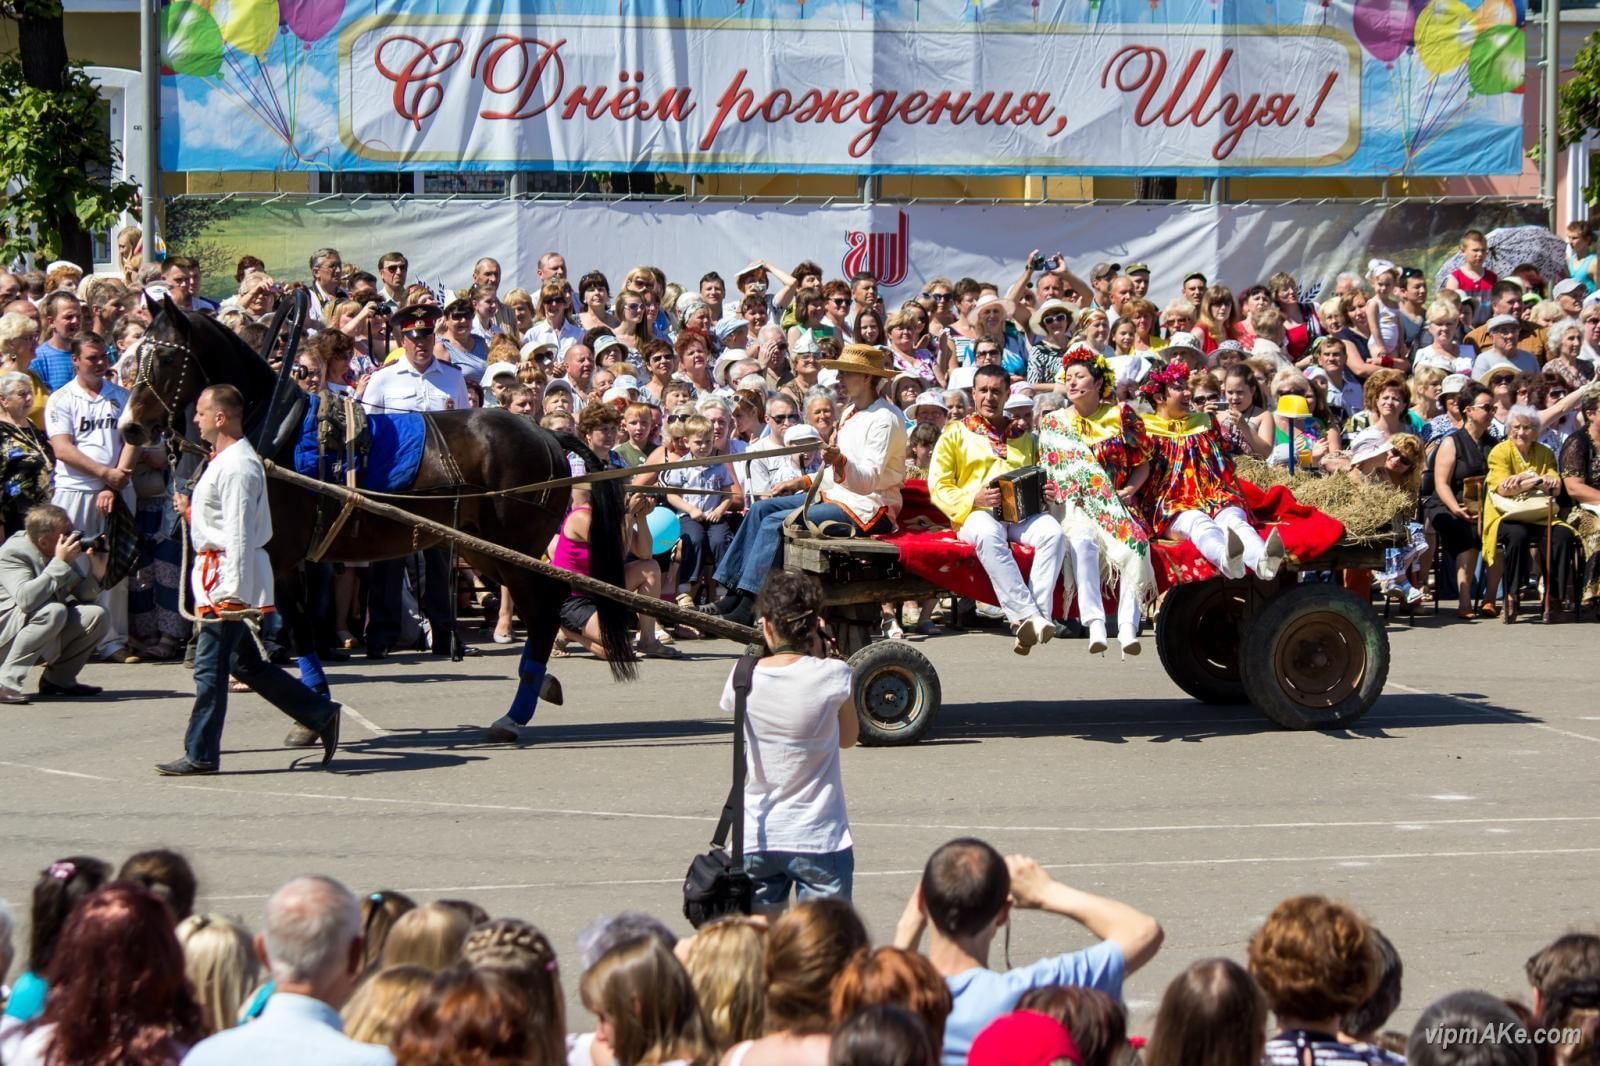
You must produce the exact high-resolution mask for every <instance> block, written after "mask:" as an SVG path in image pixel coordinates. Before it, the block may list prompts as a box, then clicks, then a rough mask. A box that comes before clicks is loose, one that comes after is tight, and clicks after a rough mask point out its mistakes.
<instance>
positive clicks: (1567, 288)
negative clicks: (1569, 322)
mask: <svg viewBox="0 0 1600 1066" xmlns="http://www.w3.org/2000/svg"><path fill="white" fill-rule="evenodd" d="M1586 292H1587V290H1586V289H1585V288H1584V287H1583V282H1581V281H1579V280H1578V279H1577V278H1562V279H1561V280H1560V281H1558V282H1556V286H1555V288H1553V289H1551V290H1550V295H1551V297H1553V298H1554V299H1555V301H1556V303H1557V304H1558V305H1559V306H1560V308H1561V311H1562V313H1563V314H1565V315H1566V316H1567V317H1568V318H1577V317H1578V316H1579V315H1580V314H1582V313H1583V297H1584V294H1585V293H1586Z"/></svg>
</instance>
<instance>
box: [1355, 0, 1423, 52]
mask: <svg viewBox="0 0 1600 1066" xmlns="http://www.w3.org/2000/svg"><path fill="white" fill-rule="evenodd" d="M1416 22H1417V12H1416V10H1415V9H1414V8H1412V6H1411V0H1356V8H1355V17H1354V23H1355V31H1356V40H1358V41H1360V42H1361V47H1363V48H1365V49H1366V50H1367V54H1368V55H1370V56H1372V58H1373V59H1376V60H1377V61H1378V62H1380V63H1386V64H1389V65H1391V66H1392V65H1393V64H1394V61H1395V60H1396V59H1399V58H1400V57H1401V56H1402V55H1404V54H1405V51H1406V49H1407V48H1410V47H1411V29H1412V27H1413V26H1415V25H1416Z"/></svg>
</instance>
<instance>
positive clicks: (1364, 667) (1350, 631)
mask: <svg viewBox="0 0 1600 1066" xmlns="http://www.w3.org/2000/svg"><path fill="white" fill-rule="evenodd" d="M1240 672H1241V674H1243V676H1244V685H1245V690H1246V691H1247V692H1248V693H1249V694H1250V702H1251V703H1254V704H1255V705H1256V706H1257V707H1259V708H1261V710H1262V712H1263V713H1264V714H1265V715H1266V716H1267V717H1268V718H1271V719H1272V720H1273V721H1274V722H1277V723H1278V724H1279V725H1281V726H1283V727H1284V728H1285V729H1337V728H1339V727H1341V726H1347V725H1350V724H1352V723H1354V722H1355V721H1356V720H1357V719H1358V718H1360V717H1361V716H1362V715H1363V714H1366V713H1367V710H1368V709H1369V708H1370V707H1371V706H1372V705H1373V703H1375V702H1376V701H1377V699H1378V694H1379V693H1381V692H1382V691H1383V684H1384V681H1385V680H1386V679H1387V678H1388V676H1389V635H1388V634H1387V633H1385V632H1384V631H1383V626H1382V625H1381V624H1380V623H1379V621H1378V616H1377V614H1376V612H1374V611H1373V609H1372V605H1371V604H1368V603H1363V602H1361V600H1359V599H1357V598H1356V597H1355V596H1354V595H1353V594H1352V593H1350V592H1349V591H1347V590H1345V589H1342V588H1338V587H1337V586H1332V585H1300V586H1298V587H1296V588H1292V589H1289V590H1288V591H1287V592H1285V593H1284V594H1283V595H1281V596H1279V597H1278V598H1277V599H1275V600H1273V601H1272V602H1271V603H1269V604H1267V606H1266V607H1265V608H1264V609H1263V610H1262V611H1261V613H1260V614H1259V615H1258V616H1257V617H1256V618H1255V619H1254V620H1253V621H1252V622H1251V625H1250V631H1249V639H1248V640H1247V641H1245V645H1244V654H1243V656H1242V661H1241V664H1240Z"/></svg>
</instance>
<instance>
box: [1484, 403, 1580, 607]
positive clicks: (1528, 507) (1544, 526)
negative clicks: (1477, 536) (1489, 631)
mask: <svg viewBox="0 0 1600 1066" xmlns="http://www.w3.org/2000/svg"><path fill="white" fill-rule="evenodd" d="M1538 438H1539V412H1538V411H1536V410H1535V409H1534V408H1532V407H1528V406H1525V405H1523V404H1518V405H1517V406H1515V407H1513V408H1512V409H1511V413H1510V415H1509V416H1508V417H1507V418H1506V439H1505V440H1503V441H1501V442H1500V443H1499V444H1496V445H1495V446H1494V448H1493V449H1491V450H1490V452H1489V460H1488V462H1489V471H1488V477H1487V480H1486V481H1485V488H1486V489H1487V491H1486V492H1485V493H1484V501H1483V560H1484V562H1485V563H1486V564H1488V566H1489V567H1490V573H1491V574H1493V573H1495V572H1496V571H1498V570H1500V569H1501V568H1502V564H1503V569H1504V573H1505V596H1506V602H1505V607H1504V614H1503V615H1502V618H1503V620H1504V621H1506V622H1514V621H1516V618H1517V612H1518V609H1519V608H1520V607H1521V594H1522V588H1523V585H1524V584H1525V583H1526V582H1527V581H1528V575H1529V572H1530V567H1529V562H1530V558H1531V554H1530V553H1531V552H1532V550H1533V547H1534V545H1535V543H1536V540H1535V538H1536V537H1537V538H1538V542H1547V543H1548V544H1549V551H1548V553H1545V558H1544V573H1545V581H1546V582H1547V583H1549V588H1550V596H1549V597H1548V601H1549V602H1550V603H1551V605H1552V610H1551V611H1548V612H1546V614H1545V621H1547V622H1548V621H1552V620H1553V617H1552V616H1553V614H1554V610H1553V607H1554V604H1555V596H1556V590H1557V589H1560V588H1561V587H1562V585H1563V584H1564V582H1563V581H1562V578H1563V577H1565V576H1566V574H1565V571H1566V563H1567V561H1568V560H1569V559H1570V558H1571V557H1572V535H1573V531H1572V527H1571V526H1568V525H1566V524H1565V523H1563V522H1560V521H1557V520H1556V503H1557V499H1556V497H1557V495H1558V494H1559V492H1560V491H1561V487H1562V481H1561V477H1560V476H1559V475H1558V474H1557V472H1556V457H1555V454H1554V453H1553V452H1552V451H1551V450H1550V449H1549V448H1548V447H1546V446H1545V445H1543V444H1540V443H1539V439H1538ZM1545 530H1548V534H1547V538H1546V537H1544V536H1539V534H1540V533H1541V532H1542V531H1545ZM1541 551H1543V544H1542V543H1541ZM1489 587H1490V588H1491V589H1492V588H1493V587H1494V581H1493V580H1492V579H1491V581H1490V586H1489Z"/></svg>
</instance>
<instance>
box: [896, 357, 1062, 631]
mask: <svg viewBox="0 0 1600 1066" xmlns="http://www.w3.org/2000/svg"><path fill="white" fill-rule="evenodd" d="M1009 395H1010V389H1009V386H1008V382H1007V379H1006V373H1005V371H1004V370H1002V369H1001V368H999V367H995V366H981V367H978V368H977V373H976V375H975V377H974V379H973V383H972V402H973V407H974V408H975V411H974V414H973V415H972V416H971V417H970V418H967V419H964V420H963V421H961V422H957V423H953V424H951V425H948V426H946V427H945V431H944V433H943V435H941V436H940V437H939V443H938V444H936V445H934V449H933V458H932V461H931V464H930V466H929V468H928V494H929V496H930V497H931V498H932V499H933V503H934V505H935V506H936V507H938V508H939V510H941V511H943V512H944V513H945V515H946V517H948V518H949V519H950V524H951V525H952V526H954V527H955V529H956V535H957V536H959V537H960V538H961V539H962V540H963V541H964V542H966V543H968V544H971V545H972V546H973V547H974V548H975V549H977V554H978V562H979V564H980V565H982V567H983V570H984V573H986V574H988V575H989V583H990V584H991V585H992V586H994V592H995V598H996V599H997V600H998V601H999V604H1000V608H1001V609H1002V610H1003V611H1005V614H1006V619H1007V621H1009V622H1010V623H1011V627H1012V630H1013V632H1014V633H1015V634H1016V638H1017V640H1016V644H1015V645H1014V647H1013V648H1012V650H1013V651H1015V652H1016V653H1017V654H1018V655H1026V654H1028V652H1030V651H1031V650H1033V646H1034V645H1035V644H1042V643H1044V642H1046V641H1048V640H1050V639H1052V638H1053V637H1054V636H1055V635H1056V627H1055V622H1054V621H1053V620H1052V618H1053V611H1052V601H1053V599H1054V597H1055V589H1056V582H1057V581H1058V580H1059V579H1060V576H1061V564H1062V561H1063V559H1065V557H1066V537H1065V536H1064V535H1063V534H1062V532H1061V523H1060V522H1058V521H1056V520H1055V519H1054V518H1052V517H1051V516H1050V515H1049V514H1047V513H1045V514H1036V515H1031V516H1029V517H1027V518H1024V519H1023V520H1022V521H1020V522H1004V521H1002V520H1001V519H999V518H997V517H996V516H995V514H994V511H995V508H997V507H998V506H999V505H1000V489H999V487H998V486H997V485H996V484H995V479H996V478H997V477H998V476H999V475H1001V474H1006V473H1010V472H1011V471H1013V470H1018V469H1020V468H1022V467H1025V466H1032V465H1033V464H1034V462H1035V461H1036V459H1037V458H1038V444H1037V442H1036V441H1035V439H1034V436H1033V434H1032V433H1030V432H1028V430H1027V429H1026V428H1025V427H1023V426H1021V425H1018V424H1017V422H1016V420H1015V419H1014V418H1013V417H1012V416H1011V415H1010V414H1008V413H1007V411H1006V409H1005V408H1006V401H1007V399H1008V397H1009ZM1026 402H1027V404H1028V407H1029V408H1030V414H1031V408H1032V400H1031V399H1028V400H1027V401H1026ZM1030 420H1031V419H1030ZM1013 542H1016V543H1020V544H1026V545H1028V546H1029V547H1031V548H1032V549H1033V553H1034V554H1033V568H1032V571H1031V572H1030V574H1029V577H1028V579H1027V580H1026V581H1025V580H1023V577H1022V571H1021V569H1020V568H1019V567H1018V566H1017V561H1016V559H1015V558H1014V557H1013V556H1012V554H1011V544H1012V543H1013Z"/></svg>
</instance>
